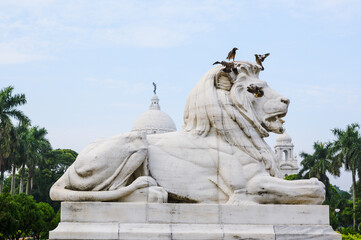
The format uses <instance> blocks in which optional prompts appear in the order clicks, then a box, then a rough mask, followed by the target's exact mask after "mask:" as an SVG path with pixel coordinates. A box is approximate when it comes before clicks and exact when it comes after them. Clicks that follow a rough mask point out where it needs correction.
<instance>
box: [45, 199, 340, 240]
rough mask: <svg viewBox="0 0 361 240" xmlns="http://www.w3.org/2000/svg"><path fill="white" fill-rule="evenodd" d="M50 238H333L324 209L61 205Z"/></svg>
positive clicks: (203, 205)
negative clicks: (57, 223) (56, 225)
mask: <svg viewBox="0 0 361 240" xmlns="http://www.w3.org/2000/svg"><path fill="white" fill-rule="evenodd" d="M49 238H50V239H52V240H54V239H59V240H60V239H104V240H105V239H194V240H200V239H212V240H214V239H269V240H271V239H272V240H275V239H277V240H280V239H285V240H292V239H300V240H301V239H302V240H304V239H330V240H331V239H332V240H336V239H337V240H341V235H339V234H337V233H336V232H334V231H333V230H332V228H331V227H330V226H329V217H328V206H322V205H241V206H237V205H218V204H156V203H149V204H146V203H113V202H112V203H105V202H63V203H62V204H61V222H60V224H59V226H58V227H57V228H56V229H55V230H53V231H51V232H50V236H49Z"/></svg>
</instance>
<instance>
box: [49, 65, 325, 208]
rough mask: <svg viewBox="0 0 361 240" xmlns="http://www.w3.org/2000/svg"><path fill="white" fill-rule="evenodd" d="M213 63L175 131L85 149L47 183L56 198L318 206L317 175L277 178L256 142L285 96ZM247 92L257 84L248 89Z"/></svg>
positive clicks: (275, 126) (279, 123) (250, 74)
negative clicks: (181, 123) (180, 125)
mask: <svg viewBox="0 0 361 240" xmlns="http://www.w3.org/2000/svg"><path fill="white" fill-rule="evenodd" d="M223 70H224V69H223V67H222V66H216V67H214V68H213V69H211V70H210V71H208V72H207V73H206V74H205V75H204V76H203V77H202V78H201V79H200V81H199V82H198V83H197V85H196V86H195V87H194V89H193V90H192V92H191V93H190V95H189V97H188V100H187V103H186V106H185V110H184V126H183V130H181V131H178V132H171V133H164V134H154V135H147V136H146V135H144V134H142V133H136V132H131V133H125V134H121V135H118V136H115V137H113V138H110V139H104V140H99V141H96V142H93V143H91V144H90V145H89V146H87V147H86V148H85V149H84V150H83V151H82V152H81V153H80V154H79V156H78V158H77V159H76V161H75V162H74V163H73V164H72V165H71V166H70V167H69V168H68V170H67V171H66V172H65V174H64V175H63V176H62V177H61V178H60V179H59V180H58V181H57V182H56V183H55V184H54V186H53V187H52V188H51V190H50V196H51V198H52V199H53V200H58V201H123V202H130V201H131V202H134V201H138V202H167V201H170V202H190V203H222V204H321V203H322V202H323V201H324V196H325V190H324V189H325V187H324V185H323V184H322V183H321V182H320V181H318V180H317V179H310V180H295V181H287V180H283V179H280V178H279V177H278V176H279V167H278V164H277V160H276V157H275V155H274V153H273V151H272V150H271V149H270V147H269V146H268V145H267V143H266V142H265V141H264V140H263V138H264V137H267V136H268V132H274V133H282V132H283V131H284V129H283V122H284V121H283V120H282V117H284V116H285V115H286V113H287V109H288V105H289V100H288V99H287V98H285V97H283V96H282V95H280V94H279V93H277V92H276V91H275V90H273V89H271V88H270V87H269V86H268V85H267V83H266V82H264V81H261V80H260V79H259V72H260V70H261V67H260V66H259V65H257V64H255V63H249V62H244V61H236V62H234V69H233V71H231V72H230V73H226V72H225V71H223ZM250 88H252V89H261V91H262V94H255V93H254V92H252V91H248V90H249V89H250Z"/></svg>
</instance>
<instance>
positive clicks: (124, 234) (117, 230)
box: [49, 222, 341, 240]
mask: <svg viewBox="0 0 361 240" xmlns="http://www.w3.org/2000/svg"><path fill="white" fill-rule="evenodd" d="M49 239H51V240H65V239H74V240H75V239H76V240H85V239H104V240H105V239H122V240H125V239H138V240H141V239H157V240H158V239H159V240H160V239H169V240H170V239H172V240H175V239H179V240H180V239H194V240H202V239H204V240H205V239H209V240H211V239H212V240H214V239H222V240H228V239H233V240H234V239H259V240H275V239H277V240H280V239H281V240H306V239H319V240H341V236H340V235H339V234H337V233H336V232H334V231H333V230H332V228H331V227H330V226H325V225H308V226H305V225H287V226H284V225H275V226H273V225H237V224H227V225H222V224H152V223H150V224H146V223H123V224H117V223H68V222H64V223H60V225H59V226H58V228H57V229H56V230H55V231H52V232H50V236H49Z"/></svg>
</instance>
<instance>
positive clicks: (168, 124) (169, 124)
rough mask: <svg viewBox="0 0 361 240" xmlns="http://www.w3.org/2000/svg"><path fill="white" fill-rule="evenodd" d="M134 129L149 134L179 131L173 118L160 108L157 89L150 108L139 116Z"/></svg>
mask: <svg viewBox="0 0 361 240" xmlns="http://www.w3.org/2000/svg"><path fill="white" fill-rule="evenodd" d="M132 131H138V132H144V133H146V134H147V135H149V134H159V133H167V132H174V131H177V128H176V126H175V124H174V121H173V120H172V118H171V117H169V116H168V114H166V113H165V112H163V111H161V110H160V106H159V98H158V96H157V95H156V93H155V90H154V95H153V97H152V99H151V104H150V107H149V110H148V111H146V112H145V113H143V114H142V115H140V116H139V117H138V118H137V120H136V121H135V122H134V124H133V128H132Z"/></svg>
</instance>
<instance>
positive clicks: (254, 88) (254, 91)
mask: <svg viewBox="0 0 361 240" xmlns="http://www.w3.org/2000/svg"><path fill="white" fill-rule="evenodd" d="M247 91H248V92H250V93H252V94H253V95H254V96H255V97H256V98H258V97H263V95H264V92H263V90H262V87H257V86H255V85H253V84H251V85H249V86H248V87H247Z"/></svg>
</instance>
